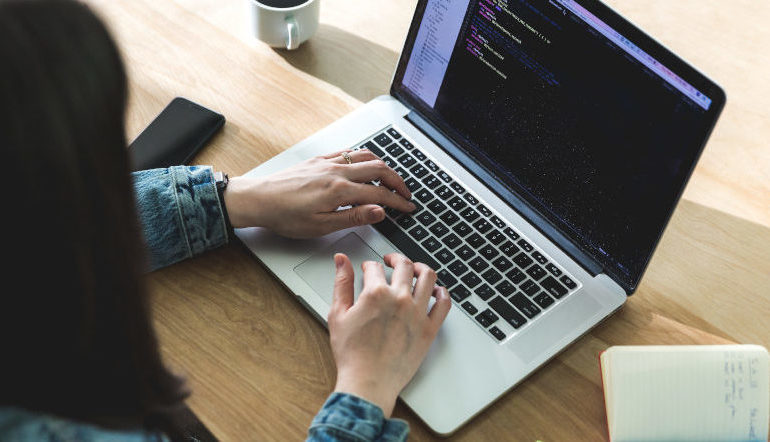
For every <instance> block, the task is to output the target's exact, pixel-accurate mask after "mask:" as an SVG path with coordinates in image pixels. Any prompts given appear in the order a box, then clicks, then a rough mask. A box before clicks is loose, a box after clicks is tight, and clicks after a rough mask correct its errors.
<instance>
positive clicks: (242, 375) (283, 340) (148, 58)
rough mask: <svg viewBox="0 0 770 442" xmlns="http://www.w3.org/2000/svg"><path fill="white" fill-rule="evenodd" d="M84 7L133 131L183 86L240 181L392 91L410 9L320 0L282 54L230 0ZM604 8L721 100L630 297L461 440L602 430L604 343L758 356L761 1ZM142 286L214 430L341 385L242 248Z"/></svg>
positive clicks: (769, 49) (256, 435)
mask: <svg viewBox="0 0 770 442" xmlns="http://www.w3.org/2000/svg"><path fill="white" fill-rule="evenodd" d="M90 3H91V4H93V5H94V7H95V9H96V10H97V11H98V12H100V13H101V14H102V15H103V17H104V18H105V19H106V20H107V21H108V22H109V24H110V26H111V27H112V29H113V31H114V34H115V35H116V37H117V40H118V42H119V44H120V46H121V47H122V49H123V51H124V57H125V61H126V64H127V65H128V70H129V75H130V87H131V97H130V109H129V113H128V121H127V124H128V128H129V130H128V132H129V135H130V136H131V137H133V136H135V135H136V134H138V133H139V131H140V130H141V128H143V127H144V126H145V125H146V124H147V123H148V122H149V121H150V120H151V119H152V118H153V117H154V116H155V115H156V114H157V113H158V112H160V110H161V109H162V108H163V106H164V105H165V104H166V103H167V102H168V101H169V100H170V99H171V98H173V97H174V96H177V95H183V96H187V97H189V98H191V99H193V100H195V101H198V102H200V103H202V104H204V105H207V106H210V107H212V108H214V109H217V110H219V111H220V112H223V113H224V114H225V115H226V116H227V118H228V123H227V125H226V127H225V129H224V131H223V133H222V134H221V135H219V136H218V137H217V138H216V139H215V140H214V142H213V143H212V145H211V146H209V147H208V148H207V149H206V150H205V151H204V152H202V153H201V154H200V155H199V156H198V158H197V159H196V162H197V163H200V164H213V165H214V166H215V167H217V168H220V169H224V170H227V171H230V172H231V174H240V173H243V172H246V171H247V170H249V169H251V168H252V167H254V166H256V165H258V164H260V163H261V162H263V161H265V160H267V159H268V158H270V157H272V156H273V155H275V154H277V153H279V152H280V151H282V150H283V149H285V148H286V147H288V146H291V145H293V144H294V143H296V142H298V141H300V140H302V139H303V138H305V137H307V136H309V135H311V134H312V133H313V132H315V131H317V130H319V129H321V128H322V127H324V126H326V125H327V124H329V123H331V122H332V121H334V120H335V119H336V118H338V117H340V116H342V115H344V114H345V113H347V112H349V111H350V110H352V109H353V108H355V107H356V106H359V105H360V104H361V102H362V101H366V100H368V99H370V98H372V97H374V96H376V95H379V94H382V93H386V92H387V89H388V83H389V81H390V77H391V72H392V69H393V67H394V66H395V63H396V60H397V54H398V51H399V50H400V47H401V44H402V42H403V38H404V35H405V32H406V30H407V28H408V25H409V22H410V19H411V14H412V11H413V8H414V5H415V4H416V1H415V0H388V1H382V0H323V6H322V10H323V12H322V26H321V28H320V30H319V33H318V34H317V35H316V37H315V38H314V39H313V40H312V41H311V42H309V43H308V44H306V45H305V46H303V47H302V48H301V49H300V50H298V51H297V52H291V53H286V52H282V51H274V50H272V49H269V48H267V47H266V46H264V45H262V44H261V43H258V42H255V41H253V40H251V39H250V38H248V37H247V36H246V34H245V30H244V20H245V15H244V14H243V13H242V11H243V8H242V4H241V3H239V2H238V1H236V0H232V1H229V2H222V1H212V0H164V1H157V0H155V1H153V0H132V1H130V2H129V1H112V0H91V1H90ZM609 3H610V4H611V5H612V6H613V7H616V8H617V9H618V10H619V11H620V12H622V13H623V14H625V15H626V16H628V17H630V18H631V19H632V20H633V21H634V22H636V23H637V24H639V25H640V26H642V27H643V28H645V29H647V30H648V31H649V32H650V33H652V34H653V35H655V36H657V37H659V38H660V40H662V42H663V43H664V44H666V45H667V46H669V47H670V48H672V49H673V50H675V51H676V52H678V53H680V54H681V55H683V56H684V57H685V58H687V59H689V60H690V61H692V62H693V63H694V64H695V65H696V66H698V67H699V68H701V69H702V70H703V71H704V72H706V73H707V74H709V75H710V76H712V77H713V78H715V79H716V80H717V81H718V82H719V83H721V84H722V85H723V86H724V87H725V89H726V90H727V92H728V97H729V104H728V106H727V108H726V110H725V112H724V116H723V118H722V120H721V122H720V124H719V125H718V127H717V129H716V132H715V133H714V136H713V137H712V140H711V142H710V143H709V146H708V147H707V149H706V152H705V154H704V156H703V158H702V160H701V162H700V165H699V166H698V168H697V171H696V173H695V176H694V177H693V179H692V181H691V183H690V185H689V187H688V189H687V191H686V193H685V199H684V200H683V201H682V202H681V204H680V205H679V208H678V209H677V211H676V214H675V216H674V218H673V220H672V222H671V224H670V226H669V228H668V230H667V231H666V234H665V236H664V238H663V241H662V242H661V244H660V246H659V248H658V251H657V253H656V255H655V257H654V259H653V261H652V263H651V265H650V268H649V271H648V272H647V275H646V276H645V279H644V280H643V283H642V284H641V287H640V288H639V290H638V292H637V293H636V294H635V295H634V296H633V297H632V298H631V299H630V300H629V302H628V303H627V305H626V306H625V307H624V308H623V309H622V310H621V311H620V312H619V313H617V314H616V315H614V316H612V317H611V318H609V319H608V320H607V321H605V322H604V323H603V324H601V325H600V326H598V327H597V328H596V329H594V330H593V331H592V332H591V333H590V334H588V335H586V336H585V337H583V338H582V339H580V340H579V341H578V342H576V343H575V344H574V345H572V346H571V347H569V348H568V349H567V350H566V351H565V352H564V353H562V354H561V355H560V356H559V357H557V358H556V359H554V360H553V361H551V362H550V363H548V364H547V365H546V366H545V367H543V368H542V369H541V370H539V371H537V372H536V373H535V374H534V375H533V376H531V377H530V378H529V379H528V380H526V381H524V382H523V383H522V384H521V385H520V386H518V387H517V388H516V389H514V390H513V391H512V392H510V393H508V394H507V395H505V396H504V397H503V398H502V399H500V400H499V401H497V402H496V403H495V404H493V405H492V406H491V407H490V408H489V409H487V410H486V411H485V412H483V413H482V414H481V415H480V416H479V417H477V418H476V419H474V420H473V421H472V422H471V423H470V424H469V425H467V426H466V427H464V428H463V429H461V430H460V431H459V432H458V433H457V434H456V435H455V436H454V438H456V439H458V440H481V439H486V440H504V439H508V440H535V439H543V440H601V439H604V438H606V434H607V433H606V425H605V418H604V405H603V399H602V391H601V386H600V379H599V371H598V368H597V354H598V352H599V351H601V350H603V349H605V348H606V347H608V346H610V345H616V344H680V343H720V342H728V341H734V342H741V343H756V344H762V345H765V346H766V347H770V321H768V320H767V318H768V317H770V203H769V200H768V196H769V195H770V149H768V148H767V146H768V142H769V141H768V140H770V82H769V81H768V79H769V78H770V28H768V27H766V26H765V24H766V23H767V22H768V21H770V4H768V3H767V2H757V1H755V0H731V1H730V2H729V5H728V4H727V3H725V2H723V1H721V0H677V1H676V2H671V1H668V0H650V1H647V2H641V3H640V2H630V1H625V2H623V1H620V0H612V1H610V2H609ZM333 147H341V146H330V149H331V148H333ZM149 284H150V287H151V289H152V291H153V293H154V296H155V297H154V307H155V309H154V312H155V322H156V325H157V330H158V334H159V336H160V341H161V346H162V350H163V353H164V355H165V357H166V359H167V361H168V362H169V363H170V364H171V365H172V366H173V367H174V368H175V369H176V370H178V371H179V372H181V373H183V374H184V375H186V376H187V378H188V380H189V383H190V385H191V387H192V389H193V391H194V394H193V396H192V398H191V399H190V401H189V403H190V405H191V407H192V408H193V410H195V411H196V413H197V414H198V415H199V416H200V418H201V419H202V420H203V421H204V422H205V424H206V425H207V426H208V427H209V428H210V429H211V430H212V431H213V433H214V434H216V435H217V436H218V437H220V438H222V439H224V440H257V439H259V440H286V439H294V440H299V439H302V438H303V437H304V435H305V431H306V428H307V425H308V424H309V422H310V420H311V419H312V417H313V415H314V414H315V413H316V412H317V410H318V408H319V407H320V405H321V404H322V402H323V401H324V399H325V398H326V396H327V394H328V393H329V391H330V390H331V388H332V386H333V385H334V377H335V369H334V362H333V360H332V357H331V353H330V350H329V345H328V342H327V340H328V336H327V333H326V330H325V329H324V328H323V327H322V326H321V324H319V323H318V322H317V321H315V320H314V319H313V318H312V317H311V315H310V314H309V313H308V312H307V311H305V310H304V308H303V307H301V306H300V304H299V303H298V302H296V301H295V300H294V299H293V297H292V296H290V295H289V293H288V292H287V291H286V289H284V288H283V287H282V286H281V284H280V283H279V282H278V281H276V280H275V279H273V278H272V277H271V276H270V275H269V274H268V273H267V271H266V270H265V269H264V268H263V267H262V266H261V265H260V264H258V262H257V261H256V260H254V259H253V258H252V257H251V255H250V254H249V253H248V252H247V251H246V250H245V249H243V248H242V247H241V246H239V245H238V244H231V245H229V246H227V247H223V248H221V249H219V250H216V251H213V252H211V253H208V254H206V255H204V256H201V257H199V258H195V259H192V260H189V261H187V262H184V263H181V264H178V265H175V266H172V267H170V268H167V269H164V270H162V271H159V272H156V273H154V274H152V275H150V277H149ZM395 416H397V417H401V418H404V419H406V420H408V421H409V422H410V424H411V428H412V439H413V440H428V439H433V438H434V436H433V435H431V434H430V433H429V432H428V430H427V428H426V427H425V426H424V425H423V424H422V423H421V422H420V421H419V419H418V418H417V417H416V416H415V415H413V414H412V413H411V412H410V411H409V410H408V409H406V407H404V406H403V404H400V403H399V405H398V406H397V407H396V411H395Z"/></svg>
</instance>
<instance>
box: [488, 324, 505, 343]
mask: <svg viewBox="0 0 770 442" xmlns="http://www.w3.org/2000/svg"><path fill="white" fill-rule="evenodd" d="M489 332H490V333H492V336H494V337H495V339H497V340H498V341H502V340H503V339H505V333H503V331H502V330H500V329H499V328H497V327H495V326H493V327H492V328H490V329H489Z"/></svg>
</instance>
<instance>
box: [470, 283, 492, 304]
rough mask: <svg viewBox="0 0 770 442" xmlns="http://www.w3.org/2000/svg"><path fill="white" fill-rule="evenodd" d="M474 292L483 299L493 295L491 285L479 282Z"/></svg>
mask: <svg viewBox="0 0 770 442" xmlns="http://www.w3.org/2000/svg"><path fill="white" fill-rule="evenodd" d="M474 292H475V293H476V295H477V296H478V297H479V298H481V299H483V300H484V301H486V300H487V299H489V298H491V297H492V296H494V295H495V291H494V290H492V287H490V286H489V285H487V284H481V285H480V286H479V287H478V288H477V289H476V290H474Z"/></svg>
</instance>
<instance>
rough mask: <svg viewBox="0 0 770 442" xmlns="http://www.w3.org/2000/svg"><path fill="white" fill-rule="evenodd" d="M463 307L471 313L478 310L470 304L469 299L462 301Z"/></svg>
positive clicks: (473, 313)
mask: <svg viewBox="0 0 770 442" xmlns="http://www.w3.org/2000/svg"><path fill="white" fill-rule="evenodd" d="M463 309H465V311H466V312H468V313H470V314H472V315H475V314H476V313H478V312H479V310H478V309H477V308H476V307H474V306H473V304H471V302H470V301H465V302H464V303H463Z"/></svg>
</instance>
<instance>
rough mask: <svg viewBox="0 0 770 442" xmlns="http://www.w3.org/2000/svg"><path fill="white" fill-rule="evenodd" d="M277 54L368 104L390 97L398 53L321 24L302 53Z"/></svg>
mask: <svg viewBox="0 0 770 442" xmlns="http://www.w3.org/2000/svg"><path fill="white" fill-rule="evenodd" d="M275 52H276V53H277V54H278V55H280V56H281V57H283V58H284V59H285V60H286V61H287V62H289V64H291V65H292V66H294V67H295V68H297V69H299V70H302V71H304V72H306V73H308V74H310V75H312V76H314V77H316V78H318V79H320V80H323V81H325V82H327V83H330V84H333V85H334V86H337V87H338V88H340V89H342V90H343V91H345V92H347V93H348V94H350V95H351V96H353V97H355V98H356V99H358V100H360V101H363V102H367V101H369V100H371V99H372V98H374V97H376V96H378V95H382V94H387V93H388V90H389V89H390V80H391V77H392V73H393V72H392V70H387V71H383V70H382V68H381V66H392V67H393V69H395V66H396V63H397V62H398V53H397V52H394V51H392V50H390V49H388V48H386V47H383V46H380V45H378V44H377V43H373V42H371V41H369V40H366V39H364V38H361V37H359V36H357V35H355V34H351V33H349V32H347V31H343V30H342V29H339V28H337V27H335V26H331V25H327V24H323V23H322V24H321V25H320V26H319V28H318V32H317V33H316V35H315V36H313V38H311V39H310V40H309V41H307V42H305V43H304V44H303V45H302V46H300V47H299V49H297V50H294V51H286V50H282V49H276V50H275Z"/></svg>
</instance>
